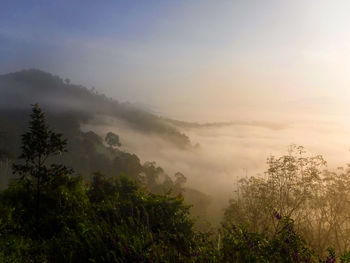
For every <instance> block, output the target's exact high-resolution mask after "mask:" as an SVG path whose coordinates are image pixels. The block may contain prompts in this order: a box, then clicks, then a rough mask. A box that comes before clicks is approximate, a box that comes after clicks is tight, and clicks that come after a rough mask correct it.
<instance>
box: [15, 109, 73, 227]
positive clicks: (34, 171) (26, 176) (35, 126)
mask: <svg viewBox="0 0 350 263" xmlns="http://www.w3.org/2000/svg"><path fill="white" fill-rule="evenodd" d="M30 118H31V120H30V122H29V131H28V132H27V133H25V134H23V135H22V147H21V150H22V154H21V155H20V156H19V159H21V160H23V161H24V162H22V163H18V164H14V165H13V172H14V174H18V175H19V176H20V180H21V181H23V182H24V183H25V185H26V187H27V188H28V189H29V190H33V192H34V193H35V196H34V200H35V208H34V210H35V213H34V222H35V226H34V227H35V229H36V230H37V231H38V233H40V231H39V230H40V214H41V193H42V192H43V191H44V190H45V188H47V187H48V185H50V184H53V183H54V181H55V180H56V179H57V178H59V177H61V176H64V175H67V174H70V173H72V172H73V171H72V170H71V169H68V168H67V167H65V166H64V165H61V164H51V165H49V166H48V165H47V161H48V159H49V158H50V157H53V156H56V155H59V154H61V153H63V152H66V151H67V149H66V147H67V141H66V140H65V139H62V135H61V134H58V133H55V132H53V131H52V130H51V129H50V128H49V127H48V126H47V124H46V119H45V115H44V113H43V112H42V110H41V109H40V108H39V106H38V104H35V105H34V106H33V108H32V114H31V115H30Z"/></svg>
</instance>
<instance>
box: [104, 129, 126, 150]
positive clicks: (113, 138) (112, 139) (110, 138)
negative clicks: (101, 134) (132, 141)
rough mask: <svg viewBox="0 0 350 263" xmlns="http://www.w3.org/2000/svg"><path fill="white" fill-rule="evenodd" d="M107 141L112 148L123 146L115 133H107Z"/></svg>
mask: <svg viewBox="0 0 350 263" xmlns="http://www.w3.org/2000/svg"><path fill="white" fill-rule="evenodd" d="M105 141H106V143H107V144H108V145H109V146H110V147H115V146H118V147H120V146H122V145H121V143H120V141H119V136H118V135H117V134H115V133H113V132H109V133H107V135H106V138H105Z"/></svg>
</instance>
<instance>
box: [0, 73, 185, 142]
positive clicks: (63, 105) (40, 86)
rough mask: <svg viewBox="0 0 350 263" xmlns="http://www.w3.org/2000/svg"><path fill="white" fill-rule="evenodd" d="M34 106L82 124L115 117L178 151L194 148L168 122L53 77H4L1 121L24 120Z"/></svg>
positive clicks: (0, 91)
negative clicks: (14, 117) (104, 117)
mask: <svg viewBox="0 0 350 263" xmlns="http://www.w3.org/2000/svg"><path fill="white" fill-rule="evenodd" d="M33 103H39V105H40V106H41V107H42V108H44V109H45V111H46V112H48V113H50V114H64V113H69V115H70V116H74V118H76V119H77V121H78V122H80V123H83V122H88V121H89V120H91V119H92V118H93V117H94V116H96V115H105V116H109V117H114V118H117V119H120V120H122V121H124V122H126V123H127V124H128V125H129V126H130V127H131V128H132V129H135V130H138V131H141V132H143V133H152V134H155V135H157V136H159V137H161V138H162V139H164V140H166V141H168V142H170V143H172V144H173V145H174V146H176V147H178V148H188V147H190V146H191V143H190V140H189V138H188V137H187V136H186V135H185V134H183V133H181V132H180V131H179V130H178V129H176V128H175V127H174V126H173V125H171V124H170V123H168V122H167V121H165V120H164V119H162V118H160V117H158V116H156V115H154V114H152V113H150V112H147V111H146V110H143V109H140V108H137V107H135V106H133V105H131V104H130V103H120V102H118V101H117V100H114V99H111V98H107V97H106V96H105V95H103V94H97V93H96V92H95V91H93V90H89V89H87V88H86V87H83V86H80V85H74V84H70V82H69V81H68V80H63V79H62V78H60V77H58V76H54V75H52V74H50V73H47V72H44V71H41V70H36V69H30V70H23V71H19V72H15V73H9V74H5V75H0V118H1V117H2V118H4V119H8V118H9V114H10V115H13V114H15V112H16V114H15V115H17V116H16V117H20V115H21V114H20V112H22V111H23V110H26V111H27V110H28V109H29V108H30V105H31V104H33ZM24 116H26V115H24ZM11 117H12V116H11Z"/></svg>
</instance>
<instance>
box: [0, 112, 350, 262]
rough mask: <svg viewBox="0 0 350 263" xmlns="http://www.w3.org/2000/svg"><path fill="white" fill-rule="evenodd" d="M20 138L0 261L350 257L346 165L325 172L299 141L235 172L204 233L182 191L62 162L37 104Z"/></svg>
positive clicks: (2, 207)
mask: <svg viewBox="0 0 350 263" xmlns="http://www.w3.org/2000/svg"><path fill="white" fill-rule="evenodd" d="M21 138H22V139H21V155H20V158H19V160H17V161H16V163H15V164H14V165H13V168H12V170H13V172H14V173H15V175H14V178H16V179H14V180H13V181H12V182H11V184H10V185H9V186H8V187H7V188H6V189H4V190H3V191H1V192H0V262H327V263H330V262H336V261H337V260H338V261H339V262H350V253H348V252H347V249H348V246H347V243H346V242H340V241H346V235H347V232H346V231H347V227H346V226H347V222H348V217H347V212H348V211H350V210H349V208H348V207H347V206H346V205H347V204H348V203H347V202H348V200H349V199H348V196H349V195H348V194H349V187H348V186H349V183H348V182H349V179H348V177H349V172H348V171H347V170H345V171H342V172H341V173H337V174H336V173H334V174H330V173H329V172H325V171H323V170H322V167H323V165H324V164H325V162H324V160H323V159H322V157H321V156H315V157H306V156H305V153H304V150H303V149H302V148H292V150H291V151H290V152H289V153H288V154H287V155H285V156H282V157H280V158H275V157H271V158H269V160H268V164H269V169H268V171H267V173H266V176H265V177H264V178H247V179H244V180H242V181H241V182H240V184H239V187H238V190H239V191H238V193H237V195H236V196H235V198H234V199H232V200H231V203H230V206H229V207H228V208H227V210H226V213H225V220H224V222H223V224H222V226H221V227H220V228H219V229H218V230H217V231H216V232H205V231H198V230H195V228H194V221H193V220H192V219H191V217H190V215H189V206H187V205H185V204H184V202H183V196H182V194H181V191H179V194H177V195H174V194H173V193H172V192H171V191H169V192H168V193H166V194H163V195H160V194H154V193H152V192H150V189H148V187H147V182H146V181H142V180H137V178H132V177H130V176H128V175H127V174H126V175H119V176H116V177H107V176H105V175H103V174H102V173H100V172H97V173H95V174H94V176H93V178H92V179H91V180H89V181H88V180H83V178H82V177H81V176H78V175H76V174H75V173H74V171H73V170H72V169H71V168H69V167H67V166H65V165H64V164H63V163H62V162H59V160H60V159H61V158H63V156H64V154H65V153H66V151H67V149H68V147H67V141H66V140H65V139H64V138H63V135H61V134H59V133H56V132H54V131H53V130H52V129H51V128H50V127H49V126H48V125H47V123H46V119H45V115H44V113H43V112H42V110H41V109H40V108H39V107H38V106H37V105H35V106H34V107H33V109H32V114H31V117H30V122H29V129H28V130H27V132H26V133H24V134H23V135H22V137H21ZM108 141H109V142H110V147H112V146H113V145H117V144H118V143H119V138H117V137H115V136H109V138H108ZM152 169H153V168H152ZM183 180H184V178H183V177H182V176H181V175H178V183H179V184H180V183H181V182H182V181H183ZM173 186H174V185H173ZM317 233H318V234H319V235H318V236H317V235H316V234H317ZM320 244H322V245H320ZM327 245H330V246H333V248H331V247H328V248H327V247H326V246H327ZM327 253H328V254H327ZM337 255H340V256H339V257H338V256H337Z"/></svg>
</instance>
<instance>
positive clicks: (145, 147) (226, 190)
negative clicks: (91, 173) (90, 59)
mask: <svg viewBox="0 0 350 263" xmlns="http://www.w3.org/2000/svg"><path fill="white" fill-rule="evenodd" d="M299 117H301V116H299ZM308 117H310V116H306V117H305V116H304V119H300V120H299V121H298V120H296V118H297V117H295V118H294V119H291V120H290V121H287V120H285V121H284V122H273V121H272V120H268V121H269V122H262V123H260V122H248V123H240V122H231V123H230V124H226V125H214V124H213V125H209V124H206V125H202V126H201V125H197V126H195V127H193V125H192V126H191V125H187V128H186V129H184V128H181V131H182V132H184V133H185V134H186V135H188V136H189V138H190V140H191V142H192V143H193V144H198V145H197V146H196V147H194V148H192V149H190V150H180V149H178V148H174V147H173V145H171V144H169V143H167V142H165V141H164V140H163V139H161V138H159V137H157V136H150V135H147V134H143V133H140V132H137V131H135V130H132V129H130V128H129V127H128V125H127V124H126V123H125V122H123V121H120V120H119V121H118V120H116V119H112V118H107V119H105V123H107V124H105V125H99V124H96V123H94V122H91V123H90V124H89V125H84V126H82V129H83V130H94V131H96V132H97V133H98V134H100V135H102V136H103V135H104V134H106V133H107V132H108V131H113V132H115V133H117V134H119V135H120V138H121V143H122V145H123V146H122V149H123V150H126V151H130V152H135V153H136V154H137V155H138V156H139V157H140V158H141V160H142V161H147V160H155V161H156V162H157V164H159V165H160V166H161V167H163V168H164V169H165V171H166V172H167V173H169V174H174V173H175V172H177V171H180V172H182V173H183V174H185V176H186V177H187V184H188V185H189V186H190V187H193V188H195V189H198V190H200V191H203V192H205V193H207V194H209V195H210V196H211V198H212V204H211V213H210V214H211V215H213V214H215V215H218V214H221V213H222V209H223V208H225V207H226V206H227V204H228V200H229V199H230V198H231V197H232V196H233V194H234V191H235V189H236V186H237V181H238V180H239V179H240V178H243V177H247V176H264V171H265V169H266V165H265V163H266V159H267V157H269V156H270V155H275V156H281V155H283V154H286V153H287V150H288V147H289V146H290V145H291V144H296V145H302V146H304V147H305V148H306V150H307V151H308V152H309V153H310V154H315V155H317V154H321V155H323V157H324V158H325V159H326V160H327V162H328V168H329V169H330V170H334V169H336V168H337V167H339V166H344V165H346V164H347V163H348V162H349V160H350V152H349V146H350V136H349V135H350V127H349V125H344V123H346V118H344V119H342V118H341V117H339V118H335V117H334V116H333V118H332V121H330V120H329V119H328V120H326V117H327V116H319V119H318V120H317V119H316V117H314V120H310V119H307V118H308ZM101 118H105V117H103V116H96V120H97V119H99V120H101ZM322 118H324V119H323V120H322ZM266 123H268V124H269V125H267V124H266ZM247 124H249V125H247ZM262 124H263V125H262ZM189 126H190V127H189ZM276 127H278V128H276Z"/></svg>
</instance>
